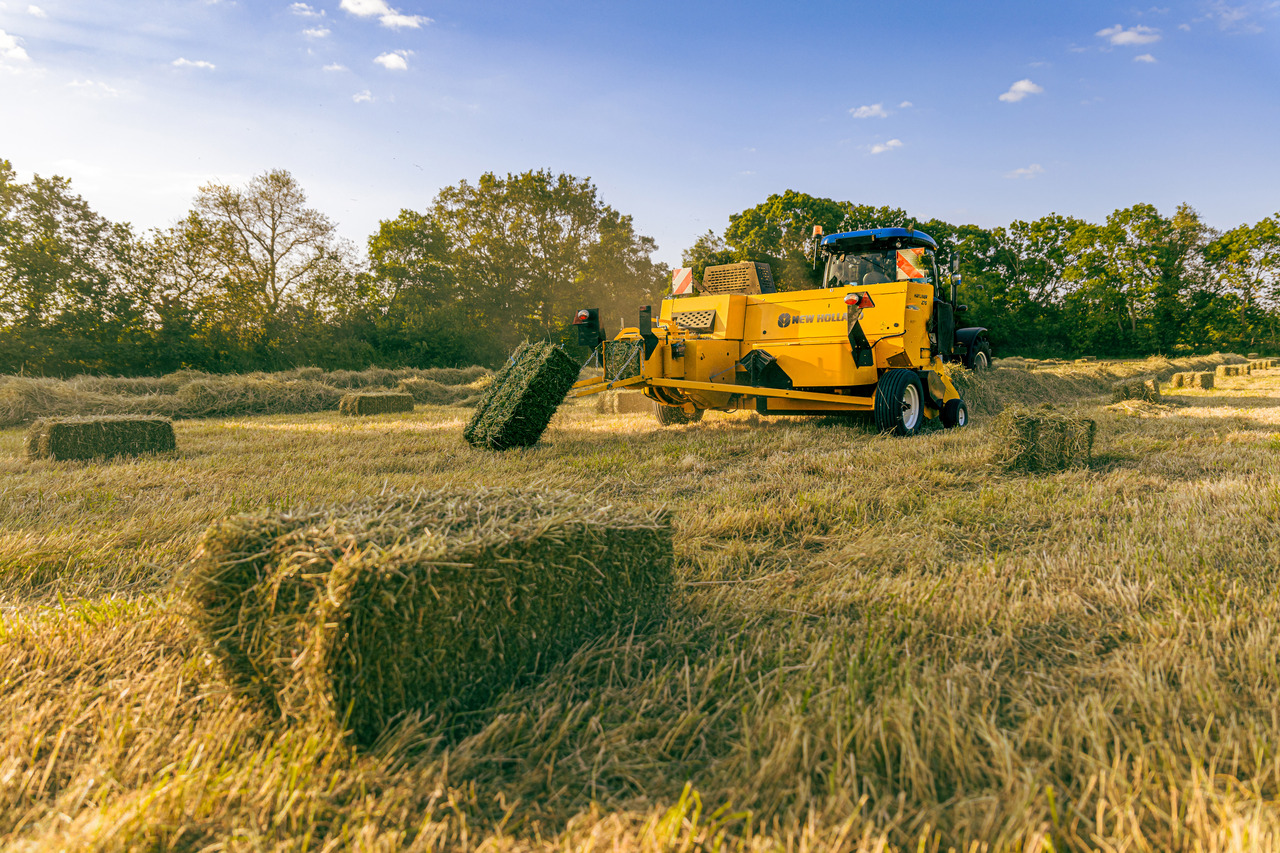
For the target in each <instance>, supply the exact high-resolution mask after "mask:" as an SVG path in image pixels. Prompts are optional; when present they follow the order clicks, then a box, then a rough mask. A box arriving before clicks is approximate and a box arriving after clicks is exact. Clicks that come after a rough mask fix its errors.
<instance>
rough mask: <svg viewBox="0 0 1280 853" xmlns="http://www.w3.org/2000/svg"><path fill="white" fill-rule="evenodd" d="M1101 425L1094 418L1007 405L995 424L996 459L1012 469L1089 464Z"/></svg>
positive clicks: (993, 425)
mask: <svg viewBox="0 0 1280 853" xmlns="http://www.w3.org/2000/svg"><path fill="white" fill-rule="evenodd" d="M1097 431H1098V425H1097V422H1096V421H1094V420H1093V419H1092V418H1078V417H1072V416H1069V415H1063V414H1059V413H1057V412H1052V411H1047V410H1043V409H1042V410H1038V411H1035V412H1029V411H1026V410H1021V409H1005V410H1004V411H1003V412H1001V413H1000V415H999V416H998V417H997V418H996V419H995V421H994V423H993V424H992V427H991V433H992V436H993V441H994V448H995V453H994V459H995V462H996V464H997V465H1000V466H1001V467H1003V468H1005V469H1006V470H1009V471H1027V472H1039V471H1061V470H1063V469H1065V468H1070V467H1072V466H1076V465H1088V464H1089V462H1090V461H1091V460H1092V458H1093V441H1094V438H1095V437H1096V435H1097Z"/></svg>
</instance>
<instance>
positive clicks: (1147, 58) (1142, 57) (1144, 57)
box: [1133, 53, 1156, 62]
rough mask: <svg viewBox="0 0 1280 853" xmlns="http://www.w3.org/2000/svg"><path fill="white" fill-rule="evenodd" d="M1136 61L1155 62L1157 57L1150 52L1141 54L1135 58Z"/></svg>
mask: <svg viewBox="0 0 1280 853" xmlns="http://www.w3.org/2000/svg"><path fill="white" fill-rule="evenodd" d="M1133 61H1134V62H1155V61H1156V58H1155V57H1154V56H1152V55H1151V54H1149V53H1143V54H1139V55H1138V56H1135V57H1134V58H1133Z"/></svg>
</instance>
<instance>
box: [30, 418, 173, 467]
mask: <svg viewBox="0 0 1280 853" xmlns="http://www.w3.org/2000/svg"><path fill="white" fill-rule="evenodd" d="M23 446H24V449H25V451H26V455H27V458H28V459H53V460H65V459H101V458H110V457H115V456H139V455H142V454H144V453H167V452H169V451H171V450H173V449H174V448H175V447H176V446H177V445H176V442H175V440H174V435H173V423H172V421H170V420H169V419H168V418H157V417H147V416H141V415H110V416H107V417H96V418H95V417H71V418H42V419H40V420H38V421H36V422H35V423H33V424H32V425H31V426H30V428H29V429H28V430H27V434H26V437H25V438H24V440H23Z"/></svg>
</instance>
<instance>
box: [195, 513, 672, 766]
mask: <svg viewBox="0 0 1280 853" xmlns="http://www.w3.org/2000/svg"><path fill="white" fill-rule="evenodd" d="M191 568H192V572H191V575H190V579H189V581H188V583H187V586H186V589H185V591H184V598H185V601H186V608H185V609H186V613H187V617H188V618H189V619H190V620H191V621H192V623H193V625H194V627H195V628H196V629H197V631H198V632H199V634H200V635H201V636H202V637H203V638H204V640H205V642H206V643H208V645H209V647H210V648H211V650H212V651H213V653H214V655H215V657H216V658H217V660H219V662H220V663H221V665H222V668H223V670H224V672H225V673H226V674H227V676H228V677H229V679H230V680H231V681H232V682H233V683H235V684H237V685H239V686H241V687H245V688H248V689H249V692H250V693H252V694H256V695H257V696H258V697H259V698H260V699H262V700H263V701H265V702H266V703H267V704H268V705H269V706H271V707H274V708H275V709H276V710H278V711H280V712H281V713H282V714H283V715H284V716H285V717H288V718H292V719H306V720H313V721H318V722H320V723H321V724H322V725H325V726H328V727H335V728H337V729H341V730H346V731H349V733H350V735H351V737H352V738H353V740H354V741H355V742H356V743H358V744H361V745H367V744H370V743H372V742H373V741H374V740H376V739H377V737H378V735H379V734H380V733H381V732H382V731H384V730H385V729H386V727H387V726H388V725H389V724H391V723H392V722H394V721H395V719H396V718H397V717H399V716H400V715H402V714H404V713H405V712H413V711H421V712H425V713H434V714H438V715H440V717H441V718H442V719H447V718H449V717H450V715H452V714H454V713H458V712H461V713H467V714H469V713H471V712H477V711H483V710H484V709H485V708H487V707H488V706H489V704H491V702H492V700H493V698H494V697H495V696H496V695H497V694H498V693H500V692H501V691H503V690H506V689H508V688H510V687H512V686H513V685H516V684H519V683H521V682H522V681H524V680H526V679H527V678H529V677H531V676H534V675H537V674H539V673H541V672H544V671H545V670H546V669H547V668H548V667H550V666H551V665H553V664H554V663H555V662H557V661H559V660H561V659H563V658H564V657H566V656H568V655H570V654H572V653H573V652H574V651H575V650H576V649H577V648H579V647H580V646H581V645H582V644H583V643H584V642H587V641H590V640H591V639H593V638H596V637H600V636H604V635H607V634H609V633H612V632H613V631H616V630H630V629H631V628H632V627H633V626H636V625H644V624H646V623H650V622H652V621H653V620H655V619H660V618H662V617H663V616H664V615H665V613H666V611H667V607H668V603H669V599H670V593H671V589H672V586H673V583H674V563H673V556H672V540H671V527H670V522H669V519H668V517H667V515H666V513H665V511H661V510H657V511H654V510H641V509H619V508H617V507H614V506H602V505H599V504H596V503H593V502H591V501H590V500H588V499H586V498H583V497H579V496H576V495H571V494H567V493H562V492H530V491H514V490H497V489H495V490H486V489H479V490H469V491H440V492H405V493H394V492H392V493H387V494H383V495H380V496H379V497H377V498H372V499H367V500H364V501H361V502H358V503H355V504H349V505H346V506H339V507H334V508H329V509H316V510H302V511H295V512H289V513H278V514H271V515H264V516H236V517H232V518H229V519H226V520H224V521H222V522H219V523H217V524H215V525H213V526H212V527H211V528H210V529H209V530H208V531H207V532H206V533H205V535H204V537H203V539H202V540H201V543H200V545H199V547H198V548H197V551H196V556H195V558H194V560H193V563H192V567H191Z"/></svg>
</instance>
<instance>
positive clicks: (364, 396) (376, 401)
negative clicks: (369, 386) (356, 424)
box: [338, 391, 413, 415]
mask: <svg viewBox="0 0 1280 853" xmlns="http://www.w3.org/2000/svg"><path fill="white" fill-rule="evenodd" d="M412 411H413V395H412V394H397V393H395V392H394V391H377V392H369V393H364V392H359V393H351V394H344V395H343V396H342V399H341V400H340V401H339V402H338V413H339V414H343V415H384V414H387V413H390V412H412Z"/></svg>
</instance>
